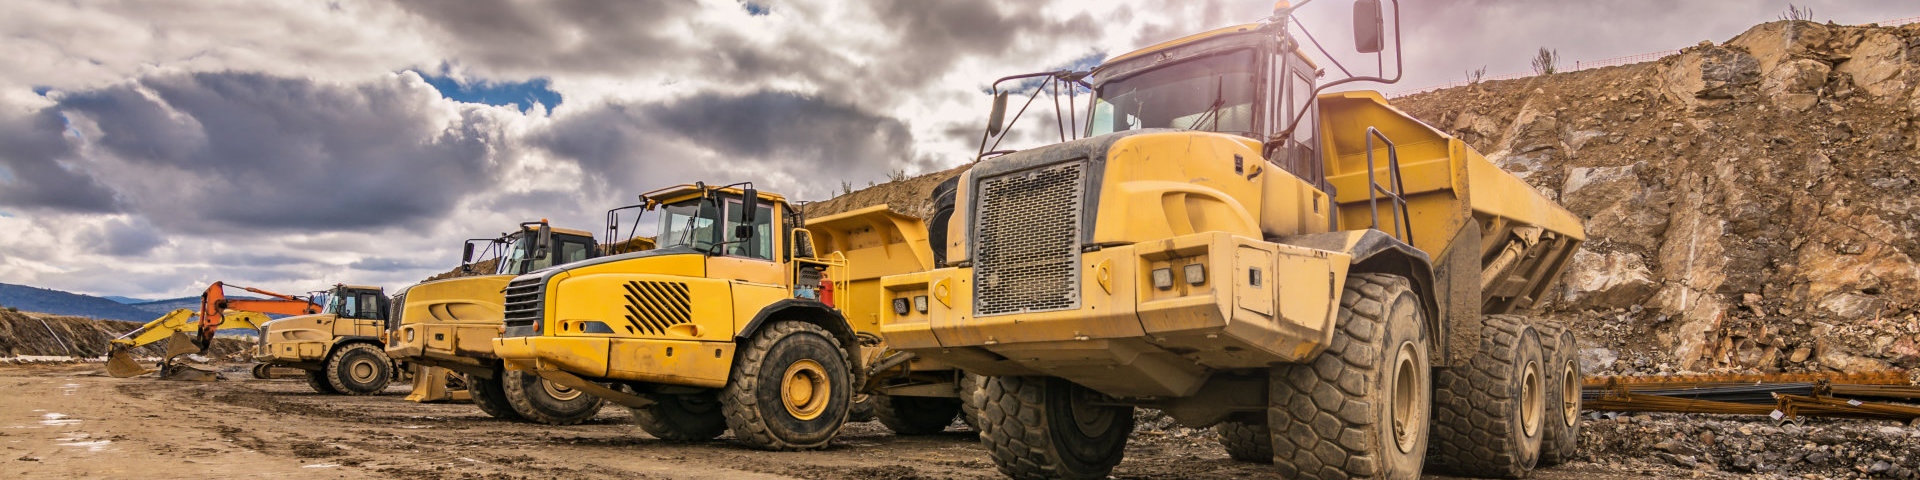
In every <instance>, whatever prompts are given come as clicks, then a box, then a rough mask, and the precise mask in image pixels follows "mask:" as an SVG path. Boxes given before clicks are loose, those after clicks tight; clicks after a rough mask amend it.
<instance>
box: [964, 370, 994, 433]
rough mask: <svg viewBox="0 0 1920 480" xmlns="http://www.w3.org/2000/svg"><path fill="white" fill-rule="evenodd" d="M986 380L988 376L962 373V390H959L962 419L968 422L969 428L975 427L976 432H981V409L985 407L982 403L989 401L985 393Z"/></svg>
mask: <svg viewBox="0 0 1920 480" xmlns="http://www.w3.org/2000/svg"><path fill="white" fill-rule="evenodd" d="M986 381H987V377H982V376H979V375H975V374H971V373H961V374H960V385H959V388H960V391H959V392H957V393H959V394H960V421H962V422H966V424H967V428H971V429H973V431H974V432H975V433H978V432H980V409H981V408H984V405H982V404H984V403H986V401H987V395H986V393H984V392H985V391H986V390H985V388H984V387H985V386H986Z"/></svg>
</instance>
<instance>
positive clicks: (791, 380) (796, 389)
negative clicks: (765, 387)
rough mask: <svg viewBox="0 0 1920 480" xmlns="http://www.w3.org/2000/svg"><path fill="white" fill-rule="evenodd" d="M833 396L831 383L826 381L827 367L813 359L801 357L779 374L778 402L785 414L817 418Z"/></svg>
mask: <svg viewBox="0 0 1920 480" xmlns="http://www.w3.org/2000/svg"><path fill="white" fill-rule="evenodd" d="M830 398H833V385H832V384H829V383H828V382H827V369H826V367H822V366H820V362H816V361H813V359H801V360H800V361H797V362H793V364H792V365H788V366H787V373H786V374H785V375H781V376H780V403H782V404H785V405H786V407H787V414H789V415H793V418H798V419H801V420H813V419H815V418H819V417H820V414H821V413H824V412H826V410H827V400H828V399H830Z"/></svg>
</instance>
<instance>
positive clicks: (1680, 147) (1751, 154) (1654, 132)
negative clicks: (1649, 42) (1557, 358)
mask: <svg viewBox="0 0 1920 480" xmlns="http://www.w3.org/2000/svg"><path fill="white" fill-rule="evenodd" d="M1917 87H1920V25H1909V26H1906V27H1902V28H1882V27H1873V26H1866V27H1856V26H1840V25H1830V24H1829V25H1821V24H1815V23H1811V22H1787V21H1782V22H1775V23H1768V24H1763V25H1760V26H1757V27H1754V28H1753V29H1751V30H1749V31H1748V32H1746V33H1744V34H1742V35H1740V36H1738V37H1736V38H1734V39H1732V40H1730V41H1727V42H1725V43H1723V44H1718V45H1715V44H1711V43H1705V42H1703V43H1702V44H1701V45H1699V46H1696V47H1692V48H1688V49H1686V50H1683V51H1682V52H1681V53H1680V54H1677V55H1673V56H1669V57H1667V58H1664V59H1662V60H1659V61H1656V62H1650V63H1642V64H1635V65H1627V66H1620V67H1611V68H1603V69H1595V70H1584V71H1579V72H1571V73H1562V74H1556V75H1550V76H1542V77H1534V78H1527V79H1519V80H1510V81H1502V82H1489V83H1485V84H1481V85H1473V86H1468V87H1461V88H1455V89H1449V90H1441V91H1436V92H1430V93H1424V94H1419V95H1414V96H1409V97H1406V98H1401V99H1397V100H1395V101H1394V103H1395V104H1396V105H1398V106H1399V107H1400V108H1402V109H1405V110H1407V111H1408V112H1410V113H1412V114H1414V115H1415V116H1418V117H1420V118H1422V119H1424V120H1426V121H1428V122H1429V123H1431V124H1433V125H1434V126H1436V127H1439V128H1441V129H1442V130H1445V131H1447V132H1449V133H1452V134H1454V135H1456V136H1459V137H1461V138H1462V139H1464V140H1466V141H1467V142H1468V143H1470V144H1472V145H1473V146H1474V147H1475V148H1477V149H1479V150H1480V151H1481V152H1484V153H1486V154H1487V156H1488V158H1489V159H1491V160H1493V161H1494V162H1495V163H1496V164H1499V165H1501V166H1502V167H1503V168H1506V169H1507V170H1508V171H1511V172H1513V173H1514V174H1516V175H1519V176H1520V177H1521V178H1523V179H1525V180H1527V181H1528V182H1529V183H1531V184H1533V185H1534V186H1535V187H1536V188H1538V189H1539V190H1540V191H1542V192H1544V193H1545V194H1547V195H1548V196H1550V197H1552V198H1555V199H1557V200H1559V201H1560V202H1561V203H1562V204H1564V205H1565V206H1566V207H1567V208H1568V209H1569V210H1572V211H1573V212H1574V213H1576V214H1578V215H1580V216H1581V217H1582V218H1584V219H1586V221H1587V229H1588V234H1589V239H1588V242H1587V243H1586V245H1585V246H1584V247H1583V248H1582V249H1581V251H1580V252H1579V253H1578V254H1577V255H1576V256H1575V257H1574V259H1573V262H1572V265H1571V266H1570V267H1569V269H1568V272H1567V273H1566V276H1565V277H1564V278H1563V283H1562V292H1561V293H1562V294H1561V295H1560V296H1559V298H1555V299H1553V300H1552V301H1551V302H1550V303H1549V304H1548V305H1547V306H1546V308H1545V310H1544V312H1543V314H1545V315H1548V316H1552V317H1557V318H1563V319H1568V320H1570V321H1572V322H1573V323H1574V324H1576V325H1578V326H1579V327H1580V330H1581V333H1582V334H1583V339H1584V340H1586V341H1591V342H1592V343H1593V345H1592V346H1591V347H1593V348H1589V349H1588V351H1587V353H1588V354H1589V357H1588V359H1589V360H1590V362H1589V365H1590V366H1597V367H1600V368H1599V370H1600V371H1671V370H1695V371H1699V370H1720V369H1753V370H1763V371H1772V370H1783V369H1784V370H1807V369H1837V370H1872V369H1882V368H1887V367H1890V366H1899V367H1916V366H1920V346H1917V345H1916V342H1920V318H1917V314H1920V312H1917V311H1916V307H1917V306H1920V263H1916V261H1915V259H1916V258H1920V197H1917V196H1916V195H1915V192H1916V188H1915V187H1916V185H1915V181H1916V180H1920V154H1916V138H1920V131H1917V130H1920V125H1916V120H1920V119H1916V112H1920V88H1917ZM1615 359H1617V360H1618V361H1614V360H1615Z"/></svg>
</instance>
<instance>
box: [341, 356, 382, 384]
mask: <svg viewBox="0 0 1920 480" xmlns="http://www.w3.org/2000/svg"><path fill="white" fill-rule="evenodd" d="M379 373H380V369H379V367H375V366H374V365H373V361H372V360H367V359H360V360H355V361H354V362H353V363H350V364H347V376H348V377H351V378H353V381H354V382H356V383H366V382H371V381H373V377H374V376H376V375H379Z"/></svg>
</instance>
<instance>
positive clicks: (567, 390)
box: [540, 378, 580, 402]
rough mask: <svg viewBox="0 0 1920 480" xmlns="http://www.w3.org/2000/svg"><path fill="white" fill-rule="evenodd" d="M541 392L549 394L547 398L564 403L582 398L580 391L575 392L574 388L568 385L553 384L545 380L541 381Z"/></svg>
mask: <svg viewBox="0 0 1920 480" xmlns="http://www.w3.org/2000/svg"><path fill="white" fill-rule="evenodd" d="M540 390H542V391H545V392H547V396H549V397H553V399H554V400H559V401H562V402H565V401H568V400H573V399H575V398H580V391H579V390H574V389H573V388H572V387H568V386H566V385H561V384H558V383H553V382H552V381H550V380H547V379H544V378H542V379H540Z"/></svg>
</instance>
